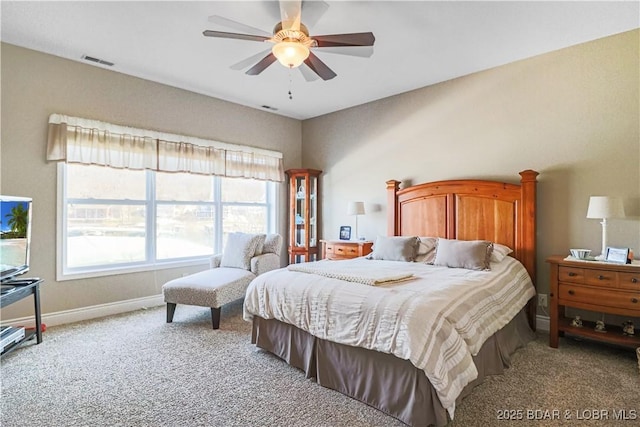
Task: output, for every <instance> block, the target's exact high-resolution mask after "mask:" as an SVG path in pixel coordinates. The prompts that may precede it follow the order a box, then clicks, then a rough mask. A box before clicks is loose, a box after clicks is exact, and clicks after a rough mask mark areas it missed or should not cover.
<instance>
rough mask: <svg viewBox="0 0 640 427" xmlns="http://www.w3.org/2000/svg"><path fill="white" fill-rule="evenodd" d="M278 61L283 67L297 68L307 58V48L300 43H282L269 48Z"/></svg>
mask: <svg viewBox="0 0 640 427" xmlns="http://www.w3.org/2000/svg"><path fill="white" fill-rule="evenodd" d="M271 52H272V53H273V54H274V56H275V57H276V58H278V61H280V63H281V64H282V65H284V66H285V67H290V68H296V67H299V66H300V65H301V64H302V63H303V62H304V60H305V59H307V58H308V57H309V48H308V47H307V46H305V45H303V44H302V43H300V42H295V41H294V42H290V41H282V42H280V43H277V44H275V45H274V46H273V47H272V48H271Z"/></svg>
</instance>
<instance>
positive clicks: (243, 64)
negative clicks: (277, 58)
mask: <svg viewBox="0 0 640 427" xmlns="http://www.w3.org/2000/svg"><path fill="white" fill-rule="evenodd" d="M269 52H271V49H267V50H263V51H262V52H258V53H256V54H255V55H251V56H250V57H248V58H246V59H243V60H242V61H240V62H237V63H235V64H233V65H232V66H231V67H229V68H231V69H232V70H236V71H240V70H244V69H245V68H247V67H248V66H250V65H252V64H255V63H256V62H257V61H259V60H260V59H261V58H262V57H264V56H265V55H266V54H267V53H269Z"/></svg>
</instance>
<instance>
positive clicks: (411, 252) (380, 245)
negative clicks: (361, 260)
mask: <svg viewBox="0 0 640 427" xmlns="http://www.w3.org/2000/svg"><path fill="white" fill-rule="evenodd" d="M417 248H418V238H417V237H415V236H414V237H404V236H392V237H384V236H378V238H377V239H376V243H374V245H373V252H372V253H371V254H369V256H367V258H368V259H377V260H386V261H413V260H414V259H415V258H416V250H417Z"/></svg>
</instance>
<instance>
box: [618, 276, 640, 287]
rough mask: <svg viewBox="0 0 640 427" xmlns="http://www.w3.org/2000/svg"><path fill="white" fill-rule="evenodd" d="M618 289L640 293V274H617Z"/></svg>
mask: <svg viewBox="0 0 640 427" xmlns="http://www.w3.org/2000/svg"><path fill="white" fill-rule="evenodd" d="M618 287H619V288H622V289H631V290H633V291H637V292H640V272H639V273H618Z"/></svg>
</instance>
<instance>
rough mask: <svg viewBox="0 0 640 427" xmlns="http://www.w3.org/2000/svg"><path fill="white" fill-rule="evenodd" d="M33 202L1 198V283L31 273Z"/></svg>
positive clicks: (25, 198)
mask: <svg viewBox="0 0 640 427" xmlns="http://www.w3.org/2000/svg"><path fill="white" fill-rule="evenodd" d="M31 211H32V200H31V198H29V197H14V196H0V281H3V282H4V281H7V280H10V279H11V278H12V277H15V276H18V275H20V274H24V273H26V272H27V271H29V252H30V249H31V248H30V245H31Z"/></svg>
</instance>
